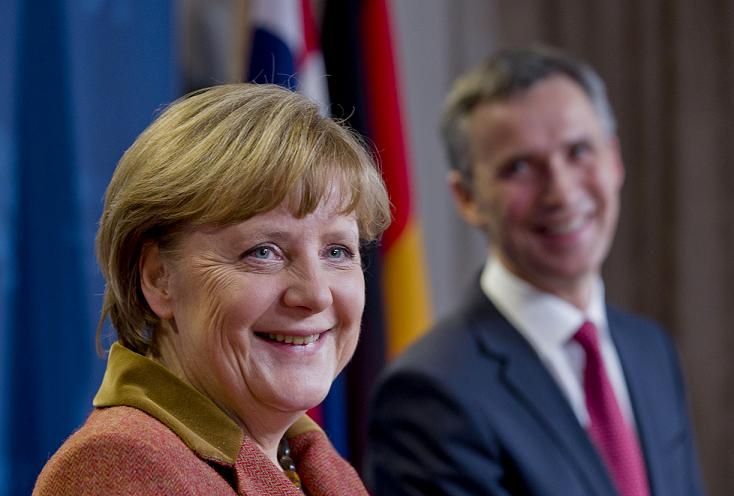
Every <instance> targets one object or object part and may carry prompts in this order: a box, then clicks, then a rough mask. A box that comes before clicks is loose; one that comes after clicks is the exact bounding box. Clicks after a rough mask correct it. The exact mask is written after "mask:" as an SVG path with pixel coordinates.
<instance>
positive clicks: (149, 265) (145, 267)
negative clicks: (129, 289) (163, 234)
mask: <svg viewBox="0 0 734 496" xmlns="http://www.w3.org/2000/svg"><path fill="white" fill-rule="evenodd" d="M138 270H139V271H140V287H141V289H142V291H143V295H144V296H145V300H146V301H147V302H148V306H150V308H151V310H153V313H155V314H156V315H157V316H158V317H159V318H161V319H164V320H168V319H170V318H172V317H173V304H172V301H171V293H170V288H169V284H170V268H169V267H168V264H166V263H164V260H163V258H162V257H161V252H160V249H159V248H158V243H153V242H150V243H146V244H145V245H144V246H143V249H142V250H141V253H140V260H139V262H138Z"/></svg>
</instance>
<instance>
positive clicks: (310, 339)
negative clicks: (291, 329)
mask: <svg viewBox="0 0 734 496" xmlns="http://www.w3.org/2000/svg"><path fill="white" fill-rule="evenodd" d="M267 336H268V339H270V340H272V341H277V342H279V343H285V344H294V345H297V346H305V345H307V344H311V343H315V342H316V341H318V340H319V338H320V337H321V334H311V335H309V336H291V335H286V334H268V335H267Z"/></svg>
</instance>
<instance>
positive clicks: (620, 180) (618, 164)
mask: <svg viewBox="0 0 734 496" xmlns="http://www.w3.org/2000/svg"><path fill="white" fill-rule="evenodd" d="M611 146H612V153H613V154H614V162H615V163H614V167H615V171H614V173H615V176H616V177H615V179H616V180H617V188H621V187H622V185H623V184H624V178H625V168H624V160H623V159H622V147H621V145H620V144H619V137H617V136H614V137H613V138H612V143H611Z"/></svg>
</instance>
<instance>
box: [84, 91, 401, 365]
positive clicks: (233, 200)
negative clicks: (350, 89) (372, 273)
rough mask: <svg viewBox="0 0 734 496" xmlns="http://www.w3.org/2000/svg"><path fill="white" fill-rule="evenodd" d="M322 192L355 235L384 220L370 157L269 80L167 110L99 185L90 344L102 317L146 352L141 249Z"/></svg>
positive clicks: (316, 199) (376, 228)
mask: <svg viewBox="0 0 734 496" xmlns="http://www.w3.org/2000/svg"><path fill="white" fill-rule="evenodd" d="M334 191H337V192H339V194H340V195H341V197H340V198H338V200H339V201H340V205H339V206H340V211H341V212H342V213H345V214H351V213H354V214H355V216H356V218H357V224H358V226H359V234H360V238H361V240H362V241H363V242H368V241H372V240H375V239H376V238H377V237H379V236H380V235H381V234H382V232H383V231H384V230H385V229H386V228H387V226H388V225H389V223H390V209H389V202H388V198H387V193H386V191H385V186H384V184H383V182H382V179H381V177H380V174H379V171H378V170H377V168H376V167H375V164H374V162H373V160H372V157H371V155H370V154H369V153H368V152H367V151H366V150H365V147H364V146H363V144H362V142H361V141H360V139H359V138H358V137H357V136H356V135H355V134H354V133H352V132H351V131H350V130H348V129H347V128H345V127H343V126H342V125H340V124H338V123H337V122H335V121H333V120H332V119H330V118H328V117H324V116H322V115H320V114H319V109H318V106H317V105H316V104H315V103H313V102H311V101H310V100H308V99H307V98H305V97H303V96H301V95H299V94H297V93H293V92H291V91H288V90H285V89H283V88H280V87H278V86H274V85H252V84H232V85H223V86H216V87H213V88H208V89H205V90H201V91H197V92H194V93H191V94H189V95H187V96H185V97H183V98H181V99H179V100H177V101H176V102H174V103H173V104H172V105H170V106H169V107H168V108H167V110H165V111H164V112H163V113H162V114H161V115H160V116H159V117H158V118H157V119H156V120H155V121H154V122H153V123H152V124H151V125H150V126H149V127H148V128H147V129H146V130H145V131H143V133H142V134H141V135H140V136H139V137H138V139H137V140H135V142H134V143H133V144H132V146H131V147H130V148H129V149H128V150H127V151H126V152H125V154H124V155H123V156H122V158H121V159H120V162H119V163H118V164H117V168H116V169H115V173H114V175H113V176H112V180H111V181H110V184H109V186H108V188H107V193H106V195H105V203H104V211H103V213H102V218H101V219H100V225H99V230H98V232H97V258H98V260H99V265H100V268H101V270H102V274H103V275H104V278H105V281H106V286H105V294H104V303H103V307H102V314H101V317H100V321H99V325H98V327H97V335H98V340H99V337H100V332H101V329H102V327H103V324H104V321H105V319H106V318H107V317H109V318H110V320H111V323H112V326H113V327H114V328H115V330H116V332H117V337H118V339H119V340H120V341H121V342H122V344H123V345H125V346H126V347H128V348H129V349H131V350H134V351H136V352H138V353H141V354H146V353H148V352H152V353H155V352H156V350H155V344H154V339H153V331H154V329H155V328H156V326H157V324H158V323H159V319H158V317H157V316H156V314H155V313H154V312H153V311H152V310H151V309H150V307H149V306H148V304H147V302H146V299H145V297H144V296H143V294H142V290H141V286H140V271H139V268H138V267H139V259H140V255H141V250H142V248H143V245H144V244H146V243H150V242H155V243H157V244H158V245H159V246H160V247H161V250H162V251H164V250H166V249H168V248H172V246H173V244H174V242H175V240H176V237H177V236H178V235H179V234H181V233H182V232H184V231H185V230H188V229H191V228H195V227H198V226H204V225H213V226H226V225H229V224H234V223H238V222H242V221H244V220H247V219H249V218H251V217H253V216H255V215H257V214H260V213H264V212H267V211H269V210H272V209H273V208H275V207H277V206H279V205H281V204H283V202H286V205H287V207H288V208H289V210H290V211H291V212H292V214H293V215H295V216H297V217H302V216H304V215H306V214H308V213H311V212H313V211H314V210H315V209H316V208H317V207H318V206H319V204H320V203H321V202H323V201H325V200H326V199H327V197H328V196H329V195H330V194H333V192H334Z"/></svg>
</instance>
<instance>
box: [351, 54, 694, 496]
mask: <svg viewBox="0 0 734 496" xmlns="http://www.w3.org/2000/svg"><path fill="white" fill-rule="evenodd" d="M443 136H444V139H445V141H446V145H447V148H448V154H449V158H450V161H451V166H452V170H451V172H450V174H449V185H450V187H451V189H452V192H453V196H454V199H455V201H456V205H457V208H458V210H459V213H460V214H461V216H462V217H463V218H464V219H465V220H466V221H467V222H468V223H470V224H471V225H473V226H476V227H477V228H478V229H481V230H482V231H483V232H484V233H486V235H487V238H488V240H489V242H490V244H491V254H490V256H489V258H488V260H487V263H486V265H485V267H484V269H483V271H482V273H481V276H480V278H479V281H477V284H476V285H475V287H474V288H473V290H472V292H471V294H470V295H468V297H467V298H466V301H465V304H464V305H463V306H462V307H461V308H460V309H458V310H457V311H456V312H455V313H454V314H453V315H451V316H449V318H447V319H445V320H444V321H443V322H441V323H440V324H439V325H438V326H436V328H435V329H433V330H432V332H430V333H429V334H428V335H426V336H425V337H424V338H423V339H422V340H421V341H420V342H418V343H417V344H416V345H415V346H413V347H412V348H411V349H409V350H408V351H407V352H406V353H405V354H404V355H403V356H402V357H400V358H399V359H397V360H396V361H395V362H394V363H393V364H392V365H391V367H390V368H389V369H388V371H387V372H386V374H385V375H384V377H383V379H382V381H381V383H380V385H379V388H378V390H377V393H376V396H375V400H374V405H373V412H372V421H371V425H370V438H371V443H372V445H371V449H370V453H369V456H368V459H367V473H366V475H367V480H368V483H369V484H370V485H371V486H372V489H373V491H374V493H375V494H376V495H379V496H387V495H443V494H445V495H510V494H512V495H525V496H535V495H538V496H540V495H543V496H575V495H577V496H596V495H599V496H602V495H603V496H607V495H608V496H613V495H618V494H619V495H623V496H633V495H634V496H638V495H639V496H646V495H655V496H676V495H680V496H695V495H699V494H701V492H702V490H701V484H700V477H699V471H698V464H697V459H696V454H695V450H694V446H693V439H692V433H691V427H690V422H689V418H688V414H687V407H686V400H685V394H684V390H683V384H682V381H681V374H680V370H679V367H678V363H677V359H676V356H675V353H674V350H673V348H672V346H671V343H670V341H669V339H668V338H667V337H666V335H665V334H664V333H663V331H662V330H661V329H660V328H659V327H657V326H656V325H655V324H653V323H651V322H649V321H646V320H642V319H640V318H637V317H633V316H630V315H627V314H624V313H622V312H620V311H618V310H615V309H614V308H612V307H610V306H607V305H606V303H605V301H604V285H603V283H602V280H601V276H600V273H601V266H602V263H603V261H604V259H605V257H606V255H607V253H608V251H609V247H610V245H611V243H612V239H613V236H614V231H615V227H616V223H617V217H618V212H619V193H620V188H621V186H622V183H623V181H624V167H623V165H622V158H621V155H620V150H619V142H618V140H617V136H616V131H615V123H614V117H613V114H612V110H611V107H610V105H609V102H608V100H607V97H606V93H605V88H604V84H603V82H602V81H601V79H600V78H599V77H598V75H597V74H596V73H595V72H594V71H593V70H592V69H591V68H590V67H589V66H587V65H586V64H584V63H581V62H579V61H576V60H573V59H571V58H569V57H567V56H565V55H563V54H558V53H555V52H552V51H548V50H545V49H530V50H513V51H504V52H500V53H499V54H497V55H496V56H494V57H493V58H491V59H489V60H488V61H487V62H486V63H484V64H483V65H481V66H479V67H478V68H476V69H474V70H473V71H471V72H470V73H468V74H466V75H465V76H464V77H462V78H460V79H459V80H458V81H457V82H456V84H455V86H454V88H453V90H452V92H451V94H450V95H449V97H448V99H447V103H446V108H445V113H444V122H443ZM457 250H460V247H458V246H457ZM457 255H459V256H460V252H459V251H457Z"/></svg>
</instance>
